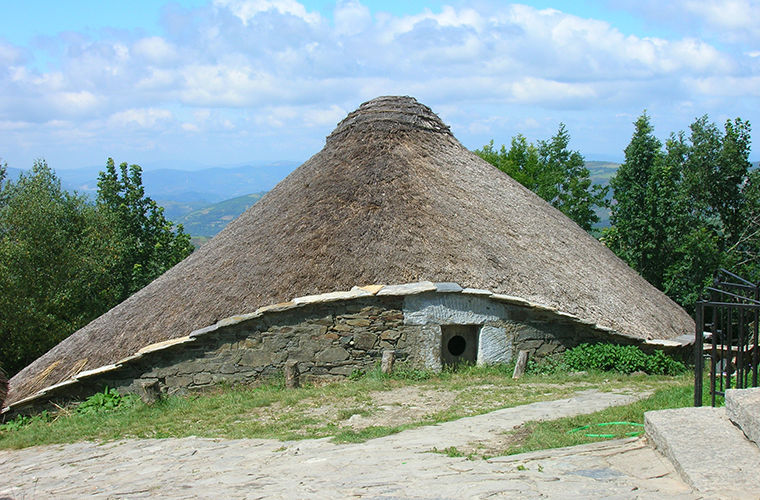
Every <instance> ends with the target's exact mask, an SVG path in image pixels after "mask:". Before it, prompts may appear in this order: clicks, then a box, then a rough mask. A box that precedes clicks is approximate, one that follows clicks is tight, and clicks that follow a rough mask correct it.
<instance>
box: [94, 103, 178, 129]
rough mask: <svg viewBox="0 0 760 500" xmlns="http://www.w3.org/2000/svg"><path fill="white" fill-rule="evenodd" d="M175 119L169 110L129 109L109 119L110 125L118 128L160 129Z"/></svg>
mask: <svg viewBox="0 0 760 500" xmlns="http://www.w3.org/2000/svg"><path fill="white" fill-rule="evenodd" d="M173 118H174V115H173V114H172V112H171V111H169V110H167V109H156V108H147V109H127V110H124V111H119V112H118V113H114V114H113V115H111V116H110V117H109V118H108V123H109V125H112V126H116V127H138V128H141V129H159V128H162V127H163V126H165V124H166V123H167V122H169V121H171V120H172V119H173Z"/></svg>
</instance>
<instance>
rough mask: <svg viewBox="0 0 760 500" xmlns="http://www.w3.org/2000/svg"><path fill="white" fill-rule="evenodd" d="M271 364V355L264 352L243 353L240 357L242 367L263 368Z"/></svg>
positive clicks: (251, 351) (250, 351)
mask: <svg viewBox="0 0 760 500" xmlns="http://www.w3.org/2000/svg"><path fill="white" fill-rule="evenodd" d="M271 362H272V354H271V353H270V352H268V351H266V350H263V349H262V350H249V351H245V352H244V353H243V355H242V356H241V357H240V364H241V365H242V366H264V365H268V364H270V363H271Z"/></svg>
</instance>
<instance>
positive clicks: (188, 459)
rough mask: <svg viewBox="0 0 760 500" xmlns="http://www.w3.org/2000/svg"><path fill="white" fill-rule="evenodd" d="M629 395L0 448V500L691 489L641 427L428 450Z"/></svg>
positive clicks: (555, 494)
mask: <svg viewBox="0 0 760 500" xmlns="http://www.w3.org/2000/svg"><path fill="white" fill-rule="evenodd" d="M637 397H641V395H630V394H627V395H626V394H613V393H601V392H597V391H585V392H582V393H578V394H576V396H574V397H572V398H569V399H563V400H557V401H547V402H540V403H533V404H529V405H524V406H519V407H515V408H508V409H503V410H498V411H495V412H491V413H488V414H485V415H479V416H475V417H468V418H463V419H460V420H457V421H453V422H447V423H444V424H440V425H436V426H431V427H424V428H418V429H413V430H408V431H404V432H401V433H398V434H394V435H391V436H386V437H383V438H378V439H373V440H371V441H368V442H365V443H359V444H332V443H330V442H329V440H328V439H316V440H303V441H289V442H282V441H275V440H265V439H242V440H223V439H201V438H196V437H189V438H182V439H160V440H158V439H153V440H148V439H140V440H126V441H119V442H112V443H106V444H97V443H89V442H86V443H75V444H68V445H50V446H40V447H34V448H27V449H23V450H15V451H0V499H3V498H13V499H15V500H19V499H27V498H28V499H36V498H83V497H88V498H89V497H96V498H147V497H161V498H325V499H328V498H329V499H333V498H383V499H391V498H393V499H400V498H410V499H412V498H414V499H446V498H451V499H458V498H493V497H499V498H577V499H581V498H582V499H587V498H609V499H613V498H620V499H629V498H652V499H654V498H663V497H669V498H699V496H698V495H695V494H694V493H693V492H692V491H691V490H690V488H689V487H688V486H686V484H685V483H683V482H682V481H681V480H680V478H679V477H678V475H677V473H676V472H675V470H674V469H673V467H672V465H671V464H670V463H669V462H667V461H666V459H664V458H663V457H662V456H661V455H659V454H658V453H657V452H656V451H655V450H654V449H652V448H651V447H650V446H648V445H647V443H646V440H645V439H644V438H631V439H625V440H615V441H607V442H602V443H594V444H590V445H583V446H576V447H572V448H562V449H557V450H544V451H539V452H532V453H526V454H522V455H513V456H509V457H497V458H492V459H489V460H481V459H476V460H468V459H466V458H452V457H448V456H446V455H443V454H440V453H431V452H430V451H431V450H432V449H433V448H437V449H439V450H442V449H445V448H447V447H449V446H457V447H471V446H473V443H475V442H478V441H480V442H487V441H488V440H490V439H498V437H499V436H500V435H501V434H502V433H503V432H505V431H507V430H510V429H512V428H513V427H514V426H516V425H519V424H520V423H522V422H525V421H529V420H536V419H549V418H559V417H563V416H568V415H576V414H582V413H590V412H594V411H597V410H600V409H603V408H605V407H607V406H612V405H620V404H626V403H629V402H631V401H633V400H635V399H636V398H637Z"/></svg>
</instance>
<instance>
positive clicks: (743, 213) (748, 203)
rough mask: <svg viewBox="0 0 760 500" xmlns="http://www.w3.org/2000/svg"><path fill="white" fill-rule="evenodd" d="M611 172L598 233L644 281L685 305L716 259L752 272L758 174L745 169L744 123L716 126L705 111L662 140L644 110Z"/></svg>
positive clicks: (757, 247) (758, 240)
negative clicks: (605, 216)
mask: <svg viewBox="0 0 760 500" xmlns="http://www.w3.org/2000/svg"><path fill="white" fill-rule="evenodd" d="M634 125H635V129H634V133H633V136H632V138H631V142H630V143H629V144H628V147H626V149H625V162H624V163H623V164H622V165H621V166H620V168H619V169H618V171H617V173H616V175H615V176H614V177H613V178H612V179H611V182H610V184H611V186H612V189H613V192H614V196H613V197H614V203H613V204H612V207H611V219H610V220H611V223H612V226H611V227H610V228H609V229H607V230H606V231H605V234H604V237H603V240H604V242H605V243H606V244H607V246H609V247H610V249H612V250H613V251H614V252H615V253H616V254H617V255H618V256H620V257H621V258H623V259H624V260H625V261H626V262H628V264H629V265H630V266H631V267H633V268H634V269H636V270H637V271H639V272H640V273H641V275H642V276H643V277H644V278H646V279H647V280H648V281H649V282H650V283H652V284H653V285H655V286H656V287H658V288H660V289H661V290H663V291H664V292H665V293H667V294H668V295H669V296H671V297H672V298H673V299H674V300H676V301H677V302H679V303H680V304H682V305H684V306H686V307H687V308H690V307H691V306H692V305H693V304H694V302H695V301H696V300H697V299H698V296H699V294H700V293H701V290H702V289H703V287H704V286H705V284H706V283H707V282H709V280H710V279H711V277H712V275H713V274H714V272H715V271H716V270H717V269H718V267H720V266H725V267H729V268H731V269H734V270H735V271H737V272H740V273H743V274H746V275H748V276H755V277H757V276H758V273H757V270H758V269H757V267H758V262H759V259H760V237H759V235H758V232H757V230H756V228H757V225H756V224H755V223H753V222H752V221H753V220H755V221H757V222H760V210H758V207H760V205H759V204H758V202H759V201H760V191H759V190H758V188H760V177H758V174H757V173H756V172H751V171H750V166H751V165H750V163H749V161H748V157H749V151H750V140H749V137H750V126H749V123H747V122H744V121H742V120H741V119H739V118H737V119H736V120H733V121H732V120H729V121H727V122H726V124H725V126H724V130H723V131H721V130H720V129H719V128H718V127H717V126H716V125H715V124H714V123H711V122H709V119H708V117H707V116H703V117H701V118H698V119H697V120H695V121H694V123H692V125H691V127H690V133H689V135H688V138H687V136H686V134H685V133H684V132H679V133H677V134H671V135H670V137H669V139H668V140H667V141H666V143H665V145H664V146H663V144H662V143H661V142H660V141H659V140H658V139H657V138H656V137H655V136H654V130H653V128H652V126H651V123H650V119H649V116H648V115H647V114H646V112H645V113H643V114H642V115H641V116H640V117H639V118H638V119H637V120H636V122H635V123H634Z"/></svg>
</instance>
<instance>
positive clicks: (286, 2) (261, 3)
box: [214, 0, 321, 25]
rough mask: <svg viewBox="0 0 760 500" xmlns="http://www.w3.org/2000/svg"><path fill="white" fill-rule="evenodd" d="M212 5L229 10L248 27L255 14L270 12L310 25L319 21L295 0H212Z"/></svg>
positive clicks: (317, 16)
mask: <svg viewBox="0 0 760 500" xmlns="http://www.w3.org/2000/svg"><path fill="white" fill-rule="evenodd" d="M214 5H215V6H217V7H221V8H226V9H229V10H230V11H231V12H232V13H233V14H235V16H237V17H238V19H240V20H241V21H242V22H243V24H244V25H248V23H249V22H250V21H251V20H252V19H253V18H254V17H255V16H256V15H257V14H261V13H264V12H272V11H275V12H277V13H279V14H282V15H291V16H295V17H297V18H299V19H302V20H304V21H306V22H308V23H311V24H315V23H318V22H320V21H321V16H320V15H319V14H318V13H313V12H308V11H307V10H306V7H304V6H303V5H302V4H300V3H298V2H297V1H296V0H214Z"/></svg>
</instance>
